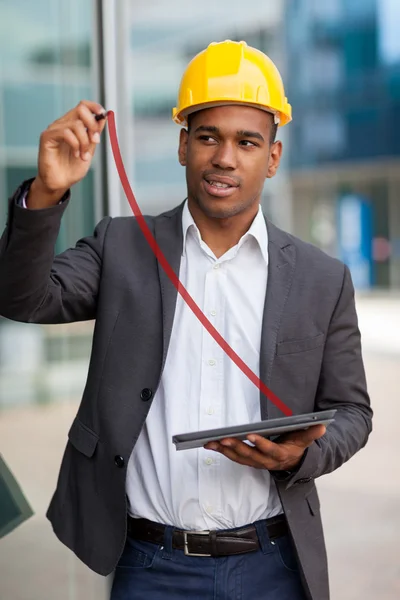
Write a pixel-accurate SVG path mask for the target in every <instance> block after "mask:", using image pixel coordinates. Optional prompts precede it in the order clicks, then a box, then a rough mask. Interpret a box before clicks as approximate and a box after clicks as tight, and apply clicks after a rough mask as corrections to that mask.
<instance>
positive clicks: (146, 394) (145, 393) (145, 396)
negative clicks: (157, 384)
mask: <svg viewBox="0 0 400 600" xmlns="http://www.w3.org/2000/svg"><path fill="white" fill-rule="evenodd" d="M152 395H153V392H152V390H151V389H150V388H143V389H142V391H141V392H140V397H141V399H142V400H143V402H148V401H149V400H150V398H151V397H152Z"/></svg>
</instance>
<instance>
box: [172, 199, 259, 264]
mask: <svg viewBox="0 0 400 600" xmlns="http://www.w3.org/2000/svg"><path fill="white" fill-rule="evenodd" d="M189 231H193V233H194V235H195V238H196V239H197V241H198V243H199V244H200V242H201V241H202V240H201V235H200V231H199V228H198V227H197V225H196V223H195V222H194V219H193V217H192V215H191V213H190V210H189V206H188V202H187V200H186V202H185V204H184V206H183V211H182V233H183V247H182V256H185V254H186V242H187V234H188V232H189ZM249 237H253V238H254V239H255V240H256V241H257V243H258V245H259V248H260V250H261V254H262V256H263V259H264V261H265V264H266V265H267V266H268V230H267V224H266V222H265V218H264V214H263V211H262V208H261V205H260V206H259V208H258V212H257V215H256V217H255V219H254V220H253V222H252V224H251V225H250V228H249V230H248V231H246V233H245V234H244V235H243V236H242V237H241V238H240V240H239V243H238V250H239V248H240V247H241V246H242V245H243V243H244V242H245V241H246V239H248V238H249Z"/></svg>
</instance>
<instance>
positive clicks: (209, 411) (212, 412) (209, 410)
mask: <svg viewBox="0 0 400 600" xmlns="http://www.w3.org/2000/svg"><path fill="white" fill-rule="evenodd" d="M207 414H208V415H213V414H214V409H213V407H212V406H209V407H208V408H207Z"/></svg>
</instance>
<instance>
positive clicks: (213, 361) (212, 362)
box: [208, 358, 217, 367]
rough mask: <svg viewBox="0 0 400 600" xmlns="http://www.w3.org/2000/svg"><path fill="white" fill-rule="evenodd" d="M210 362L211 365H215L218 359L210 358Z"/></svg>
mask: <svg viewBox="0 0 400 600" xmlns="http://www.w3.org/2000/svg"><path fill="white" fill-rule="evenodd" d="M208 364H209V365H210V367H215V365H216V364H217V361H216V360H214V359H213V358H210V360H209V361H208Z"/></svg>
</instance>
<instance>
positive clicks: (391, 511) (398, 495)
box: [0, 298, 400, 600]
mask: <svg viewBox="0 0 400 600" xmlns="http://www.w3.org/2000/svg"><path fill="white" fill-rule="evenodd" d="M398 300H399V299H397V301H396V299H393V301H392V300H391V299H389V300H388V299H383V300H377V299H376V298H375V299H372V300H371V299H369V298H361V299H360V300H359V302H358V313H359V319H360V328H361V330H362V333H363V348H364V358H365V366H366V371H367V378H368V383H369V390H370V394H371V399H372V403H373V407H374V410H375V423H374V424H375V427H374V432H373V434H372V435H371V438H370V442H369V444H368V445H367V447H366V448H365V449H364V450H362V451H361V452H360V453H359V454H357V455H356V456H355V457H354V458H353V459H352V460H351V461H350V462H349V463H347V464H346V465H344V466H343V467H342V468H341V469H339V470H338V471H336V472H335V473H333V474H331V475H328V476H325V477H322V478H321V479H320V480H319V481H318V488H319V491H320V497H321V504H322V516H323V521H324V526H325V535H326V542H327V547H328V556H329V564H330V578H331V589H332V600H375V599H377V598H378V599H379V600H397V599H398V598H400V510H399V506H400V468H399V460H398V445H397V444H398V431H399V423H400V393H399V388H400V386H399V384H400V302H399V301H398ZM76 407H77V405H76V402H71V403H64V404H58V405H50V406H41V407H37V406H30V407H19V408H15V409H10V410H7V411H4V412H3V413H1V414H0V440H1V452H2V453H3V455H4V457H5V459H6V461H7V462H8V464H9V466H10V467H11V468H12V470H13V472H14V474H15V476H16V477H17V479H18V481H19V482H20V483H21V485H22V487H23V490H24V492H25V494H26V495H27V497H28V498H29V501H30V502H31V504H32V506H33V508H34V510H35V516H34V517H32V518H31V519H30V520H29V521H27V522H26V523H25V524H23V525H22V526H21V527H19V528H18V529H17V530H15V531H14V532H13V533H11V534H10V535H8V536H6V537H5V538H3V539H2V540H0V599H1V600H106V598H107V588H108V582H107V581H106V580H105V579H104V578H102V577H100V576H97V575H94V574H93V573H91V572H90V571H89V570H88V569H87V568H86V567H85V566H84V565H82V564H81V563H80V562H79V561H78V560H77V559H75V558H74V556H73V555H72V553H71V552H69V551H68V550H66V548H64V547H63V546H62V545H61V544H60V543H59V542H58V541H57V539H56V537H55V536H54V534H53V532H52V530H51V527H50V524H49V523H48V521H47V520H46V518H45V516H44V514H45V511H46V508H47V505H48V503H49V500H50V497H51V494H52V492H53V490H54V486H55V483H56V479H57V473H58V468H59V464H60V460H61V456H62V452H63V449H64V445H65V441H66V435H67V431H68V428H69V425H70V423H71V421H72V419H73V416H74V415H75V412H76ZM255 600H257V599H255Z"/></svg>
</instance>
